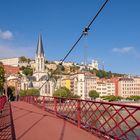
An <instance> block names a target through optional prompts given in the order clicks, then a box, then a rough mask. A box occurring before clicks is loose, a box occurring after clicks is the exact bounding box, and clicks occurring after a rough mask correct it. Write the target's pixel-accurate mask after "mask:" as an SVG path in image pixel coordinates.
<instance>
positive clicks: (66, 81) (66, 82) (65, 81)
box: [61, 79, 71, 90]
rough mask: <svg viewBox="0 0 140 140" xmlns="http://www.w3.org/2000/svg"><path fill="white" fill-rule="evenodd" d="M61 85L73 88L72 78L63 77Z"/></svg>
mask: <svg viewBox="0 0 140 140" xmlns="http://www.w3.org/2000/svg"><path fill="white" fill-rule="evenodd" d="M61 87H66V88H68V89H69V90H71V81H70V79H62V80H61Z"/></svg>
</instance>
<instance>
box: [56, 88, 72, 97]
mask: <svg viewBox="0 0 140 140" xmlns="http://www.w3.org/2000/svg"><path fill="white" fill-rule="evenodd" d="M53 96H56V97H66V98H70V97H71V96H72V94H71V92H70V90H69V89H68V88H66V87H61V88H59V89H57V90H56V91H55V92H54V94H53Z"/></svg>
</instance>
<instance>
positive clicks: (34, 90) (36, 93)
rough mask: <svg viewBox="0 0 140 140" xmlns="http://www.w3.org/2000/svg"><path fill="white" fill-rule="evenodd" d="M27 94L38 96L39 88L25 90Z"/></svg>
mask: <svg viewBox="0 0 140 140" xmlns="http://www.w3.org/2000/svg"><path fill="white" fill-rule="evenodd" d="M26 94H27V95H28V96H39V95H40V94H39V89H35V88H31V89H28V90H27V91H26Z"/></svg>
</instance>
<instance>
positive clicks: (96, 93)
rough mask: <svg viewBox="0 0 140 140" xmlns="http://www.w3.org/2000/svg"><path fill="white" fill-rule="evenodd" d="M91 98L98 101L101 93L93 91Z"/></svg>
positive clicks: (90, 93)
mask: <svg viewBox="0 0 140 140" xmlns="http://www.w3.org/2000/svg"><path fill="white" fill-rule="evenodd" d="M88 95H89V97H91V98H93V99H96V98H98V97H99V93H98V92H97V91H96V90H91V91H89V94H88Z"/></svg>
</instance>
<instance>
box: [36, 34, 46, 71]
mask: <svg viewBox="0 0 140 140" xmlns="http://www.w3.org/2000/svg"><path fill="white" fill-rule="evenodd" d="M35 63H36V68H35V72H44V71H45V55H44V49H43V44H42V36H41V34H40V35H39V38H38V44H37V50H36V55H35Z"/></svg>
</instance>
